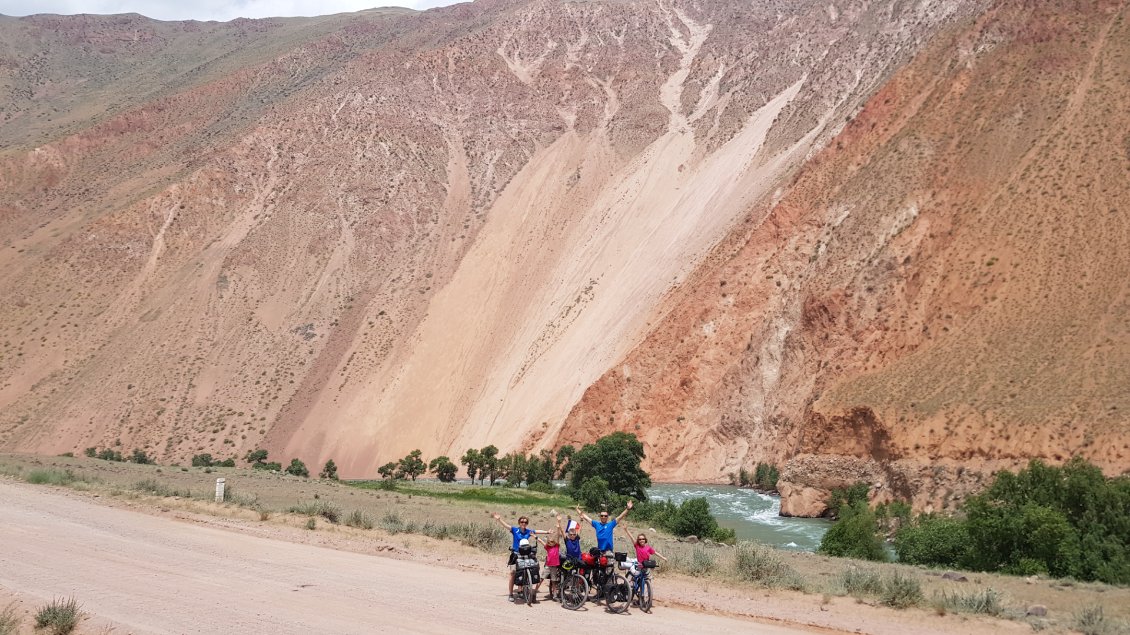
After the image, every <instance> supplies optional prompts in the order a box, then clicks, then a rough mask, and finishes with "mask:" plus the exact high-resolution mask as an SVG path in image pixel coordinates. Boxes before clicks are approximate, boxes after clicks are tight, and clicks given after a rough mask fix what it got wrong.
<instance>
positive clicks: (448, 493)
mask: <svg viewBox="0 0 1130 635" xmlns="http://www.w3.org/2000/svg"><path fill="white" fill-rule="evenodd" d="M345 482H346V484H348V485H350V486H352V487H359V488H361V489H377V490H386V491H394V492H398V493H401V494H412V495H414V496H429V497H432V498H444V499H447V500H459V501H470V502H476V503H510V504H514V505H528V506H535V507H568V506H569V505H571V504H572V502H573V500H572V499H571V498H569V497H568V496H565V495H563V494H543V493H541V492H537V491H529V490H521V489H513V488H507V487H464V486H458V485H456V486H436V485H424V484H421V485H415V484H411V483H407V482H404V481H345Z"/></svg>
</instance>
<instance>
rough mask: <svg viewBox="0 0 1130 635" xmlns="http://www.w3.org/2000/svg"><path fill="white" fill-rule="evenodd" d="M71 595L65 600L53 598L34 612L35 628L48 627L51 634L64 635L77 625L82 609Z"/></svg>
mask: <svg viewBox="0 0 1130 635" xmlns="http://www.w3.org/2000/svg"><path fill="white" fill-rule="evenodd" d="M79 609H80V607H79V603H78V601H76V600H75V599H74V598H73V597H72V598H68V599H66V600H63V599H54V600H51V603H50V604H46V605H44V606H42V607H40V609H39V610H38V611H36V613H35V627H36V628H50V629H51V630H50V632H51V634H52V635H66V634H67V633H70V632H71V631H73V630H75V627H76V626H78V621H79V618H81V617H82V611H81V610H79Z"/></svg>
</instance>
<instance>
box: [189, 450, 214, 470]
mask: <svg viewBox="0 0 1130 635" xmlns="http://www.w3.org/2000/svg"><path fill="white" fill-rule="evenodd" d="M192 467H212V455H211V454H207V453H205V454H194V455H193V456H192Z"/></svg>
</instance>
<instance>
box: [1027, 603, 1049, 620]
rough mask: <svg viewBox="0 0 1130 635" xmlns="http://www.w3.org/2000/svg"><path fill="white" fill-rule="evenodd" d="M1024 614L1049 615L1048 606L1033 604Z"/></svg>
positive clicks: (1033, 615) (1034, 615)
mask: <svg viewBox="0 0 1130 635" xmlns="http://www.w3.org/2000/svg"><path fill="white" fill-rule="evenodd" d="M1024 614H1025V615H1027V616H1029V617H1047V614H1048V607H1046V606H1044V605H1043V604H1033V605H1032V606H1029V607H1028V610H1027V611H1025V612H1024Z"/></svg>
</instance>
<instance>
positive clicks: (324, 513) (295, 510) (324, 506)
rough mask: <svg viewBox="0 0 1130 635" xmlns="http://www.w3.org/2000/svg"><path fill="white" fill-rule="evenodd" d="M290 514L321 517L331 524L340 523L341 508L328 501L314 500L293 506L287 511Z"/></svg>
mask: <svg viewBox="0 0 1130 635" xmlns="http://www.w3.org/2000/svg"><path fill="white" fill-rule="evenodd" d="M287 511H288V512H290V513H292V514H302V515H304V516H321V517H322V518H325V519H326V520H328V521H330V522H331V523H333V524H335V525H336V524H338V523H339V522H341V508H340V507H338V506H337V505H334V504H333V503H331V502H329V501H324V500H316V501H312V502H309V503H302V504H299V505H293V506H291V507H289V508H288V509H287Z"/></svg>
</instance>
